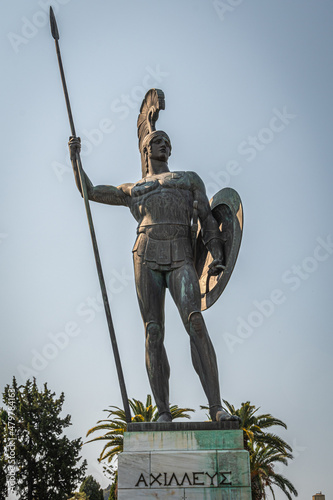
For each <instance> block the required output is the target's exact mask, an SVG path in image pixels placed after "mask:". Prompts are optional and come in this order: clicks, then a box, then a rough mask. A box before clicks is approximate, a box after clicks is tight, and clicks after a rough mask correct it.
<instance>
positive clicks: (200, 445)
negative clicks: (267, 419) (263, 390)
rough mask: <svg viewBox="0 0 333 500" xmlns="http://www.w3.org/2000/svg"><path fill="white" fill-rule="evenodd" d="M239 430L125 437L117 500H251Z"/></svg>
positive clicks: (246, 457) (246, 458) (130, 434)
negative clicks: (169, 499)
mask: <svg viewBox="0 0 333 500" xmlns="http://www.w3.org/2000/svg"><path fill="white" fill-rule="evenodd" d="M250 484H251V483H250V465H249V455H248V452H247V451H245V450H244V449H243V431H242V430H216V429H212V430H177V431H173V430H168V431H161V430H152V431H150V432H149V431H146V430H142V431H138V432H135V431H133V430H132V428H131V432H126V433H125V434H124V451H123V453H121V454H120V455H119V463H118V499H119V500H136V499H147V500H149V499H155V500H156V499H160V500H164V499H167V498H173V499H174V500H194V499H198V500H199V499H200V500H204V499H207V500H251V486H250Z"/></svg>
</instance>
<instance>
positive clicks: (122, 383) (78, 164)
mask: <svg viewBox="0 0 333 500" xmlns="http://www.w3.org/2000/svg"><path fill="white" fill-rule="evenodd" d="M50 24H51V33H52V36H53V38H54V40H55V46H56V51H57V57H58V63H59V69H60V75H61V81H62V86H63V89H64V94H65V100H66V106H67V112H68V118H69V123H70V127H71V132H72V136H73V137H75V138H76V133H75V127H74V121H73V116H72V111H71V106H70V102H69V96H68V91H67V85H66V80H65V74H64V69H63V66H62V60H61V54H60V48H59V42H58V40H59V31H58V27H57V23H56V19H55V16H54V12H53V9H52V7H50ZM75 161H76V168H77V171H78V174H79V179H80V184H81V194H82V196H83V199H84V204H85V209H86V213H87V218H88V224H89V230H90V235H91V241H92V245H93V249H94V256H95V261H96V267H97V273H98V278H99V283H100V287H101V292H102V297H103V303H104V309H105V314H106V318H107V323H108V327H109V333H110V339H111V344H112V349H113V354H114V358H115V363H116V368H117V373H118V379H119V385H120V391H121V397H122V400H123V405H124V411H125V415H126V421H127V422H131V412H130V408H129V404H128V397H127V392H126V387H125V381H124V375H123V370H122V367H121V362H120V356H119V351H118V345H117V340H116V335H115V332H114V328H113V322H112V317H111V310H110V305H109V300H108V296H107V292H106V286H105V281H104V276H103V271H102V265H101V260H100V256H99V251H98V246H97V240H96V235H95V229H94V225H93V220H92V216H91V211H90V206H89V199H88V194H87V186H86V181H85V176H84V172H83V170H82V163H81V157H80V153H79V151H78V150H77V151H76V158H75Z"/></svg>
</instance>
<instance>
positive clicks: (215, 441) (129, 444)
mask: <svg viewBox="0 0 333 500" xmlns="http://www.w3.org/2000/svg"><path fill="white" fill-rule="evenodd" d="M242 449H243V431H241V430H226V431H225V430H224V431H214V430H211V431H176V432H170V431H166V432H162V431H157V432H125V433H124V451H152V450H155V451H158V450H163V451H177V450H179V451H181V450H242Z"/></svg>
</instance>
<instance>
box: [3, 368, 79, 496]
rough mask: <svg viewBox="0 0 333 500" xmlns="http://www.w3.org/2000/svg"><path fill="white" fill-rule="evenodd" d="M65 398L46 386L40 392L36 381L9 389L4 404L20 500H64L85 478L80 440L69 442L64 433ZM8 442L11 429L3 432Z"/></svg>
mask: <svg viewBox="0 0 333 500" xmlns="http://www.w3.org/2000/svg"><path fill="white" fill-rule="evenodd" d="M64 399H65V396H64V394H63V393H61V395H60V397H59V398H56V395H55V393H52V392H51V391H50V390H49V389H48V387H47V384H44V387H43V390H39V389H38V387H37V384H36V380H35V379H34V380H33V381H32V382H31V381H30V380H28V381H27V382H26V384H25V385H21V386H18V384H17V382H16V379H15V377H14V378H13V383H12V386H9V385H7V386H6V387H5V390H4V393H3V402H4V403H5V404H6V405H7V406H10V412H9V416H10V419H11V423H12V425H13V427H14V434H15V487H14V489H15V491H16V493H17V494H18V495H19V498H20V500H35V499H44V498H52V500H64V499H66V498H67V497H68V495H70V493H71V491H73V490H74V489H75V487H76V485H77V483H78V482H79V481H81V480H82V479H83V477H84V472H85V469H86V462H85V461H84V462H83V463H82V464H81V465H79V461H80V460H81V457H80V456H79V453H80V449H81V446H82V441H81V438H79V439H74V440H69V438H68V437H67V436H65V435H63V430H64V429H65V428H67V427H68V426H70V425H71V417H70V415H67V416H65V417H61V416H60V413H61V411H62V406H63V403H64ZM4 434H5V438H6V437H7V438H8V437H9V436H10V429H9V428H8V425H7V427H6V428H5V431H4Z"/></svg>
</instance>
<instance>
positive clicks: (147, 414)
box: [87, 394, 194, 463]
mask: <svg viewBox="0 0 333 500" xmlns="http://www.w3.org/2000/svg"><path fill="white" fill-rule="evenodd" d="M128 402H129V405H130V407H131V409H132V411H133V413H134V417H132V422H156V421H157V419H158V416H159V415H158V411H157V407H156V406H153V405H152V399H151V396H150V395H149V394H148V395H147V399H146V404H145V405H144V404H143V403H142V402H141V401H139V400H138V399H129V400H128ZM109 408H110V409H109V410H103V411H106V412H108V418H107V419H105V420H99V421H98V422H97V424H99V425H96V426H95V427H92V428H91V429H89V431H88V432H87V437H88V436H90V434H92V433H93V432H96V431H106V432H105V434H103V435H102V436H99V437H95V438H94V439H91V440H89V441H87V443H91V442H93V441H107V443H106V444H105V446H104V448H103V450H102V451H101V454H100V456H99V458H98V461H99V462H101V461H102V460H107V462H108V463H111V462H112V461H113V460H114V459H115V458H116V457H117V456H118V454H119V453H121V452H122V451H123V442H124V432H125V431H126V429H127V422H126V415H125V412H124V410H122V409H121V408H118V406H110V407H109ZM193 411H194V410H193V409H192V408H180V407H179V406H177V405H173V406H171V407H170V412H171V416H172V420H174V419H175V418H191V417H190V416H189V415H188V413H186V412H193Z"/></svg>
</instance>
